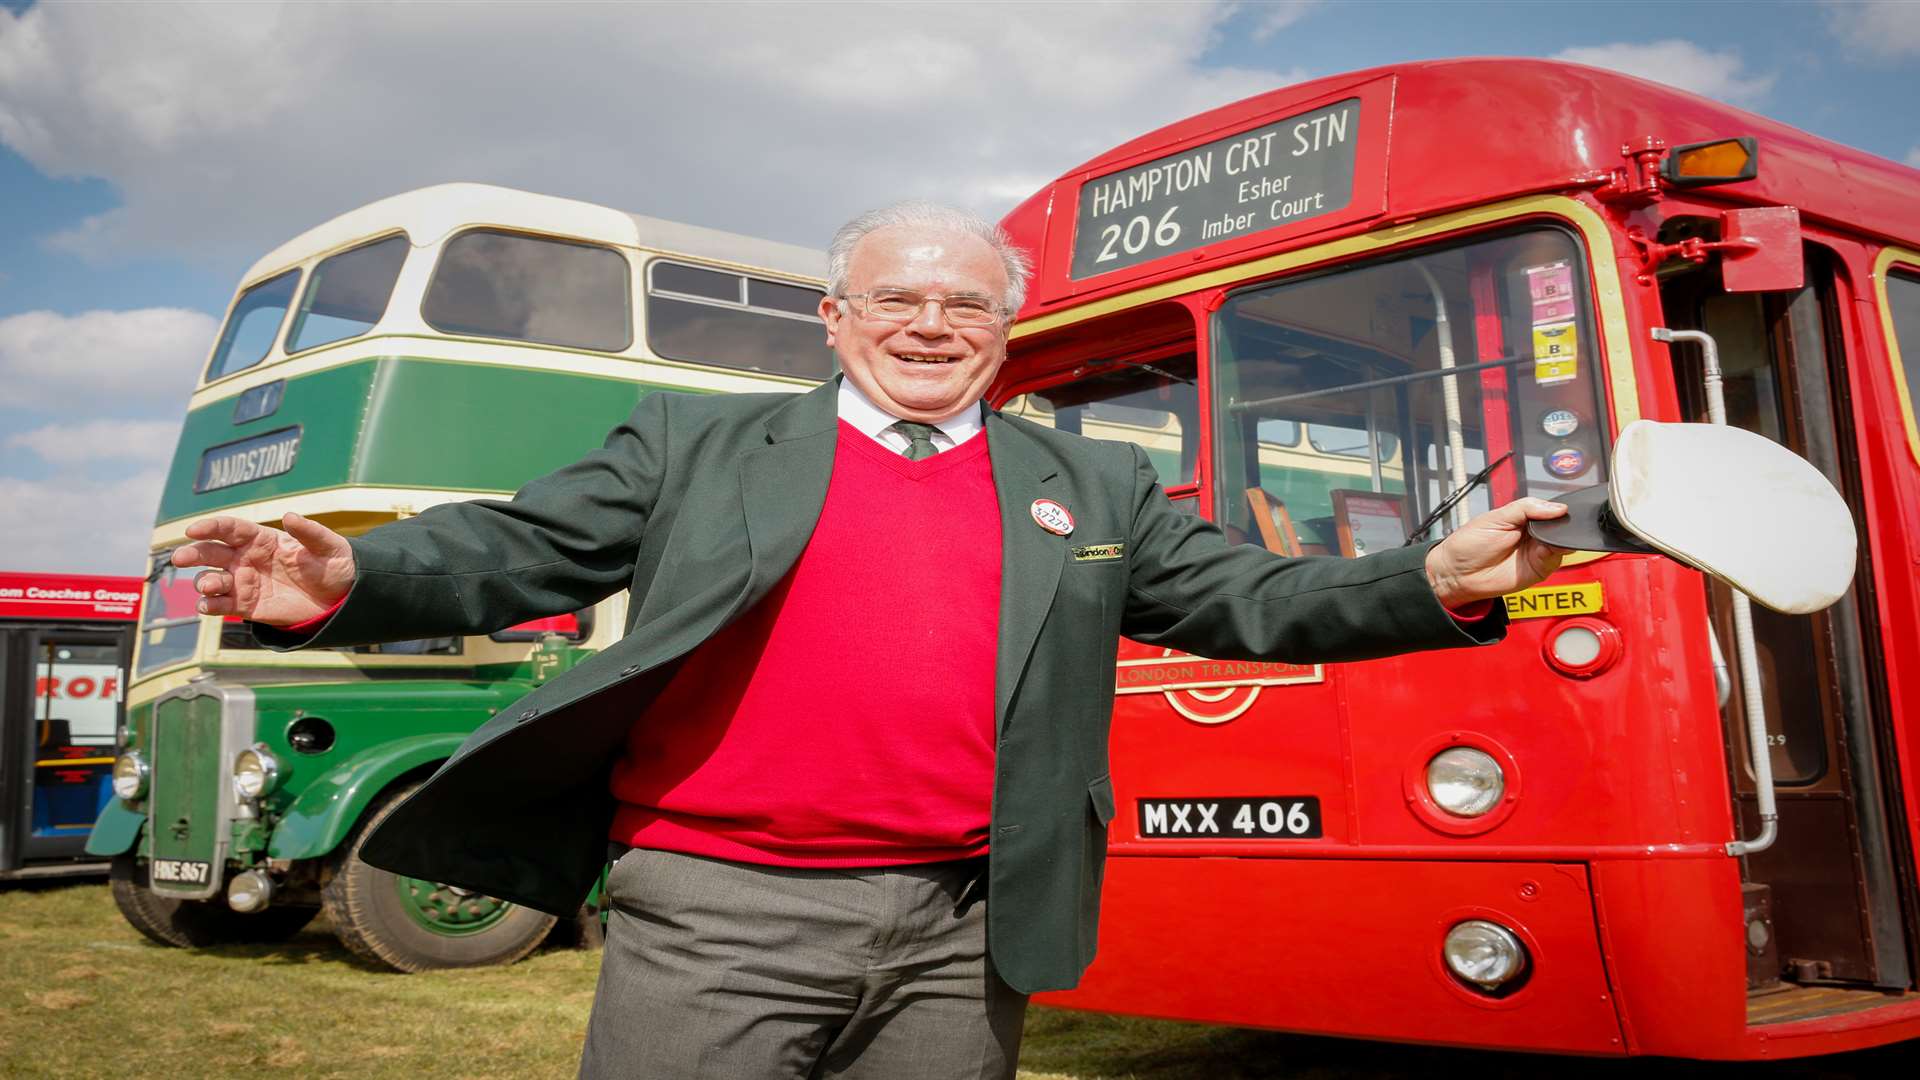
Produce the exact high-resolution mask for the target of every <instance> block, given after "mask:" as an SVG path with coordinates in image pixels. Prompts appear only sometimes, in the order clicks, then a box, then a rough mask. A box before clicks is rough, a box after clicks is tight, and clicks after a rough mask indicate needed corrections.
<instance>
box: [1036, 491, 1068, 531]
mask: <svg viewBox="0 0 1920 1080" xmlns="http://www.w3.org/2000/svg"><path fill="white" fill-rule="evenodd" d="M1033 521H1034V524H1036V525H1038V526H1040V527H1041V528H1043V529H1045V530H1047V531H1048V532H1050V533H1052V534H1053V535H1055V536H1065V535H1067V534H1068V533H1070V532H1072V531H1073V515H1072V514H1069V513H1067V508H1066V507H1064V506H1061V505H1060V504H1059V503H1057V502H1054V501H1053V500H1052V499H1035V500H1033Z"/></svg>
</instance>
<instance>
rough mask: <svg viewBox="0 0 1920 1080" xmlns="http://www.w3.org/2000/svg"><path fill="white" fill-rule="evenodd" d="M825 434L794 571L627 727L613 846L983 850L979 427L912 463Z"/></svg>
mask: <svg viewBox="0 0 1920 1080" xmlns="http://www.w3.org/2000/svg"><path fill="white" fill-rule="evenodd" d="M839 438H840V441H839V443H838V445H837V447H836V449H835V454H834V462H833V477H832V479H831V481H830V482H829V483H828V486H827V499H826V503H825V505H824V506H823V507H822V509H821V512H820V520H819V523H818V524H817V525H816V526H815V528H814V531H813V537H812V539H810V540H809V541H808V542H807V547H806V550H805V552H804V553H802V554H801V556H800V559H799V561H798V562H797V563H796V564H795V565H794V568H793V570H792V572H791V573H789V574H788V575H787V578H786V580H784V581H782V582H781V583H780V585H779V586H778V587H776V588H775V589H774V590H773V592H772V593H770V594H769V595H768V596H767V597H766V599H764V600H762V601H761V602H760V603H759V604H758V605H757V606H756V607H754V608H753V609H752V610H750V611H748V612H747V613H746V614H744V615H742V616H741V617H740V618H739V619H738V620H736V621H735V622H733V623H732V624H730V625H729V626H727V627H726V628H725V629H723V630H722V631H721V632H720V633H718V634H716V635H714V637H712V638H710V639H709V640H708V641H707V642H705V643H704V644H702V645H701V646H700V647H699V648H697V649H695V650H694V652H693V653H692V654H691V655H689V656H688V657H687V659H686V660H685V661H684V662H683V663H682V665H681V667H680V669H679V670H678V671H676V672H675V673H674V675H673V677H672V679H671V680H670V681H669V683H668V684H667V686H666V688H665V690H664V691H663V692H662V693H661V694H660V696H659V697H658V698H656V699H655V700H654V702H653V703H652V704H651V705H650V706H649V707H648V708H647V710H646V712H645V713H644V714H643V715H642V716H641V717H640V718H639V720H638V721H637V722H636V723H635V724H634V725H633V728H632V730H631V731H630V733H629V734H628V736H627V746H626V753H625V755H624V756H623V757H622V758H621V760H620V761H619V762H618V764H617V765H616V766H615V767H614V770H613V779H612V788H613V796H614V798H615V799H617V800H618V801H619V804H620V805H619V807H618V809H617V811H616V813H615V815H614V819H613V830H612V838H613V839H615V840H618V841H621V842H623V843H627V844H631V845H633V846H635V847H644V848H659V849H665V850H668V851H680V852H686V853H689V854H694V855H709V856H716V857H719V858H724V859H733V860H736V861H741V862H751V863H761V864H766V865H773V866H815V867H846V866H887V865H899V864H904V863H919V862H936V861H940V860H944V859H959V858H966V857H969V856H973V855H979V854H982V853H984V852H985V851H986V850H987V832H988V817H989V813H990V807H991V803H992V795H993V696H994V685H993V680H994V659H995V652H996V648H997V645H998V641H999V626H1000V509H999V503H998V501H997V500H996V499H995V498H994V488H993V472H992V469H991V464H990V462H989V460H988V455H987V439H986V436H985V435H984V434H982V435H977V436H975V437H974V438H972V439H969V440H967V442H966V443H965V445H962V446H958V447H955V448H954V449H952V450H948V451H946V452H944V453H941V454H936V455H935V456H933V457H931V458H928V459H926V460H924V461H908V460H907V459H906V458H905V457H903V456H901V455H900V454H897V453H894V452H893V451H891V450H889V449H888V448H886V447H885V446H882V445H880V444H879V443H877V442H875V441H874V440H873V439H871V438H869V437H868V436H866V435H863V434H861V433H860V432H859V431H857V430H856V429H854V428H853V427H852V426H850V425H848V424H846V423H845V422H842V423H841V425H840V437H839Z"/></svg>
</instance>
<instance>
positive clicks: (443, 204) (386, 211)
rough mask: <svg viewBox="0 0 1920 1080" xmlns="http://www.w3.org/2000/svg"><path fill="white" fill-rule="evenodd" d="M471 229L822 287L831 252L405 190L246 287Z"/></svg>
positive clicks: (286, 248) (476, 194)
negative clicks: (691, 259) (385, 240)
mask: <svg viewBox="0 0 1920 1080" xmlns="http://www.w3.org/2000/svg"><path fill="white" fill-rule="evenodd" d="M469 226H496V227H499V228H506V229H524V230H527V231H529V232H541V233H552V234H555V235H559V236H569V237H576V238H578V239H581V240H596V241H599V242H602V243H607V244H615V245H618V246H621V247H629V248H646V249H657V250H663V251H671V252H674V253H676V254H682V255H690V256H695V257H698V258H704V259H712V260H715V261H717V262H723V263H729V264H733V265H735V266H739V267H744V268H749V269H759V270H770V271H773V272H774V273H777V274H781V275H783V276H787V277H798V278H807V279H811V280H815V281H818V280H820V279H821V278H823V277H824V276H825V274H826V269H827V256H826V252H824V251H817V250H814V249H812V248H805V247H800V246H798V245H796V244H782V243H778V242H776V241H772V240H762V239H759V238H758V237H752V236H742V235H740V234H739V233H731V232H725V231H723V230H720V229H709V228H704V227H702V226H699V225H685V224H682V223H680V222H677V221H665V220H662V219H660V218H655V217H647V216H645V215H643V214H629V213H625V212H623V211H619V210H613V209H610V208H608V207H604V206H598V205H595V204H594V203H589V202H581V201H579V200H576V199H562V198H558V197H556V196H553V195H540V194H536V193H534V192H530V191H519V190H516V189H514V188H507V187H497V186H495V185H492V184H468V183H458V184H435V185H434V186H432V187H424V188H418V189H416V190H413V191H407V192H402V193H401V194H398V195H392V196H389V197H387V198H384V199H379V200H377V201H374V202H371V203H368V204H367V205H365V206H362V207H359V208H358V209H354V210H349V211H347V212H346V213H344V214H341V215H340V216H339V217H336V218H334V219H332V220H331V221H327V222H325V223H323V224H320V225H316V226H315V227H313V228H311V229H308V230H307V231H306V232H303V233H301V234H300V235H298V236H296V237H294V238H293V239H291V240H289V241H287V242H286V243H284V244H281V245H280V246H279V247H277V248H275V249H273V250H272V251H270V252H268V253H267V254H266V256H264V257H263V258H261V259H260V260H259V261H258V262H256V263H254V264H253V266H252V267H251V268H250V269H248V271H247V274H246V277H245V278H244V279H243V281H245V282H248V283H251V282H254V281H257V280H259V279H260V278H261V277H263V276H265V275H266V274H269V273H271V272H273V271H277V270H281V269H284V268H286V267H289V266H293V265H295V264H297V263H300V262H303V261H305V260H307V259H310V258H312V257H313V256H315V255H317V254H321V253H324V252H329V251H334V250H338V249H339V248H342V247H346V246H348V245H350V244H353V243H355V242H358V241H361V240H365V239H370V238H372V237H375V236H379V235H381V234H383V233H389V232H393V231H395V230H401V229H403V230H405V231H406V233H407V236H408V237H409V238H410V239H411V240H412V241H413V243H414V244H416V245H426V244H431V243H435V242H437V241H439V240H441V239H444V238H445V237H446V236H447V234H448V233H450V232H452V231H454V230H455V229H459V228H464V227H469Z"/></svg>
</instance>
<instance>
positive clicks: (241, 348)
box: [207, 270, 300, 382]
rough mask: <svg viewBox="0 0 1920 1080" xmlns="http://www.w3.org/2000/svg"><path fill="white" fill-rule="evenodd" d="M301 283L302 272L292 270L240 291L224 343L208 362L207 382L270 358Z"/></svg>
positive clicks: (223, 335)
mask: <svg viewBox="0 0 1920 1080" xmlns="http://www.w3.org/2000/svg"><path fill="white" fill-rule="evenodd" d="M299 284H300V271H298V270H289V271H287V272H286V273H284V274H280V275H278V276H276V277H271V278H268V279H267V280H265V281H263V282H261V283H260V284H258V285H255V286H254V287H253V288H251V289H248V290H247V291H246V292H243V293H241V294H240V299H239V300H237V301H235V302H234V305H233V314H231V315H228V316H227V325H226V328H225V329H223V330H222V331H221V332H220V343H219V345H217V346H216V347H215V348H214V350H213V360H212V361H211V362H210V363H208V364H207V381H208V382H212V381H213V380H214V379H218V378H220V377H221V376H222V375H231V374H233V373H234V372H236V371H245V370H246V369H247V368H250V367H252V366H253V365H255V364H257V363H259V362H260V361H262V360H265V359H266V358H267V354H268V353H270V352H272V351H273V339H274V338H275V337H277V336H278V335H279V333H280V324H281V323H282V322H284V321H286V314H287V307H288V305H290V304H291V303H293V290H294V288H295V287H296V286H298V285H299Z"/></svg>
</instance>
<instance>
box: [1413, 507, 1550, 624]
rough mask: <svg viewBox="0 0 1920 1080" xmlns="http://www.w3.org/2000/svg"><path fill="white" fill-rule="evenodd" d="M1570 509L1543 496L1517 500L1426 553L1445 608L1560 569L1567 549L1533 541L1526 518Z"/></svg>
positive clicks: (1435, 590) (1429, 573)
mask: <svg viewBox="0 0 1920 1080" xmlns="http://www.w3.org/2000/svg"><path fill="white" fill-rule="evenodd" d="M1566 512H1567V508H1566V507H1564V506H1562V505H1560V504H1559V503H1555V502H1548V501H1546V500H1545V499H1515V500H1514V501H1512V502H1510V503H1508V504H1507V505H1505V506H1502V507H1498V508H1496V509H1493V510H1489V511H1487V512H1486V513H1484V514H1481V515H1480V516H1479V517H1477V518H1474V519H1473V520H1472V521H1469V522H1467V523H1466V524H1465V525H1464V526H1462V527H1460V528H1459V529H1456V530H1455V531H1454V532H1453V533H1452V534H1451V535H1450V536H1448V537H1447V538H1446V539H1445V540H1442V541H1440V542H1439V543H1438V544H1435V545H1434V546H1433V548H1432V550H1430V551H1428V552H1427V583H1428V584H1429V585H1432V586H1433V594H1434V595H1435V596H1437V597H1439V598H1440V603H1441V604H1442V605H1444V606H1446V607H1447V608H1450V609H1457V608H1461V607H1464V606H1466V605H1468V604H1471V603H1474V602H1475V601H1478V600H1491V599H1493V598H1494V597H1497V596H1505V595H1506V594H1508V593H1510V592H1517V591H1518V590H1520V589H1524V588H1526V587H1527V586H1529V585H1536V584H1538V583H1539V582H1540V581H1542V580H1543V579H1545V578H1546V576H1547V575H1548V574H1551V573H1553V572H1554V571H1555V570H1558V569H1560V557H1561V556H1562V555H1563V554H1565V552H1563V551H1562V550H1561V549H1559V548H1557V547H1554V546H1553V545H1551V544H1544V543H1541V542H1540V541H1538V540H1535V539H1534V538H1533V536H1532V535H1531V534H1529V533H1528V532H1527V522H1529V521H1548V520H1551V519H1553V518H1557V517H1562V516H1564V515H1565V514H1566Z"/></svg>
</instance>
